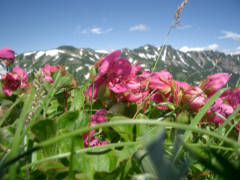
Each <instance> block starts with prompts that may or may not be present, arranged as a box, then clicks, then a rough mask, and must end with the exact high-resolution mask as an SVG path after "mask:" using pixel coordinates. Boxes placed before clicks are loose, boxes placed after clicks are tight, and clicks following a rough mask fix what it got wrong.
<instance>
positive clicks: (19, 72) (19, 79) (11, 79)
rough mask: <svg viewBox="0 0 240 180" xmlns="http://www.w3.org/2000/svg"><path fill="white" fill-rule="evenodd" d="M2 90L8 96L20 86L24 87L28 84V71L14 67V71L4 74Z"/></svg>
mask: <svg viewBox="0 0 240 180" xmlns="http://www.w3.org/2000/svg"><path fill="white" fill-rule="evenodd" d="M2 81H3V86H2V90H3V92H4V93H5V94H6V95H7V96H11V95H12V92H13V91H15V90H17V89H18V88H20V89H24V88H26V87H27V86H28V76H27V72H26V71H25V70H23V69H21V68H20V67H18V66H16V67H14V69H13V71H12V72H10V73H6V74H3V75H2Z"/></svg>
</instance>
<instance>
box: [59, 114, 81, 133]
mask: <svg viewBox="0 0 240 180" xmlns="http://www.w3.org/2000/svg"><path fill="white" fill-rule="evenodd" d="M78 117H79V112H78V111H76V112H66V113H64V114H63V115H61V116H60V117H59V118H58V119H57V127H58V129H62V128H65V129H69V130H74V127H75V125H76V120H77V119H78Z"/></svg>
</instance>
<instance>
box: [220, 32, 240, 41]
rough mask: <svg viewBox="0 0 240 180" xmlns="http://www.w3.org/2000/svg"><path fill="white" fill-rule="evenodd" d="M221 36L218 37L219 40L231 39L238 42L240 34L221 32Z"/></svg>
mask: <svg viewBox="0 0 240 180" xmlns="http://www.w3.org/2000/svg"><path fill="white" fill-rule="evenodd" d="M221 33H222V34H224V35H223V36H220V37H219V39H233V40H234V41H240V34H237V33H234V32H231V31H222V32H221Z"/></svg>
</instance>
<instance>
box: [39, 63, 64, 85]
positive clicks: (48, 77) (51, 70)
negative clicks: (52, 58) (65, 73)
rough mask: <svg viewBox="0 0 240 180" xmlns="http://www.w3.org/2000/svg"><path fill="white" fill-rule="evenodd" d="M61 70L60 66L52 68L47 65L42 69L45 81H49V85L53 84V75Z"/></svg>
mask: <svg viewBox="0 0 240 180" xmlns="http://www.w3.org/2000/svg"><path fill="white" fill-rule="evenodd" d="M58 69H60V68H59V66H51V65H49V64H45V66H44V67H43V68H42V69H41V70H42V72H43V74H44V76H45V77H44V79H45V81H47V82H48V83H50V84H51V83H53V79H52V74H53V73H54V72H56V71H57V70H58Z"/></svg>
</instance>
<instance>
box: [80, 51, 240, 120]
mask: <svg viewBox="0 0 240 180" xmlns="http://www.w3.org/2000/svg"><path fill="white" fill-rule="evenodd" d="M120 54H121V51H120V50H116V51H114V52H112V53H110V54H109V55H107V56H106V57H104V58H100V60H98V61H97V63H96V64H95V68H96V69H97V71H98V74H97V75H96V77H95V79H94V81H93V82H92V84H91V85H90V86H89V87H88V89H87V90H86V92H85V96H86V97H88V99H89V100H91V99H92V98H94V99H97V98H98V97H99V96H102V94H101V95H100V94H99V90H100V89H101V88H100V87H102V86H104V87H106V88H107V89H108V90H109V91H110V93H108V96H109V99H111V98H113V97H114V98H115V99H116V100H117V101H119V102H124V103H130V102H132V103H136V104H145V105H147V104H148V103H149V102H150V101H152V102H154V103H155V104H156V106H157V108H158V109H169V108H170V107H169V106H167V105H166V104H167V103H166V102H170V103H172V104H173V105H174V109H176V108H177V107H179V108H178V109H180V110H181V109H183V108H186V109H187V110H188V111H190V112H197V111H198V110H199V109H200V108H202V107H203V106H204V104H206V102H208V100H209V98H210V97H211V96H212V95H214V94H215V93H216V92H217V91H218V90H219V89H220V88H222V87H223V86H224V85H226V83H227V82H228V80H229V79H230V75H229V74H227V73H216V74H213V75H210V76H208V77H207V79H206V80H204V81H202V82H200V84H199V85H197V86H191V85H189V84H188V83H186V82H180V81H177V80H174V79H173V76H172V74H171V73H169V72H168V71H166V70H162V71H160V72H151V71H143V70H142V69H141V67H140V66H139V65H138V64H137V65H135V66H132V65H131V63H130V62H129V61H128V60H127V59H126V58H122V57H120ZM101 93H102V92H101ZM239 105H240V88H235V89H230V90H228V91H226V92H225V93H224V94H223V95H222V96H221V97H219V98H218V99H217V101H216V102H215V104H214V105H213V106H212V107H211V108H210V109H209V110H208V112H207V115H206V116H205V119H206V120H207V121H208V122H213V123H216V124H222V123H223V122H224V119H223V118H222V117H221V116H219V114H221V115H222V116H223V117H228V115H229V114H231V113H232V112H233V111H234V109H235V108H237V106H239Z"/></svg>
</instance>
